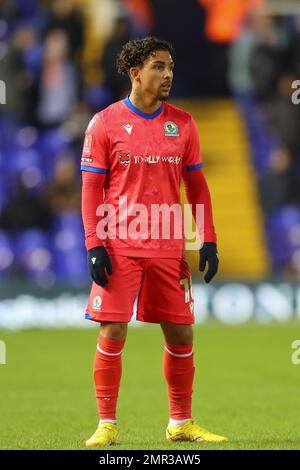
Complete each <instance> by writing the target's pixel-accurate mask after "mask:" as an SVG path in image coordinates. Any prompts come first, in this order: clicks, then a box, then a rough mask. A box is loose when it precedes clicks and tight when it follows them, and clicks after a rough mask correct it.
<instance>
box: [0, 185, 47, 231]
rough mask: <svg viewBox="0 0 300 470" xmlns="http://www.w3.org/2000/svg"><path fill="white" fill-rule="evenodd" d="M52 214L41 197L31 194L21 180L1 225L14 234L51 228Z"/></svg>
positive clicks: (5, 211) (5, 209) (0, 222)
mask: <svg viewBox="0 0 300 470" xmlns="http://www.w3.org/2000/svg"><path fill="white" fill-rule="evenodd" d="M49 221H50V214H49V210H48V207H47V204H46V203H45V200H44V199H43V197H42V196H41V195H33V194H31V193H30V192H29V191H28V189H27V188H26V186H25V185H24V183H23V182H22V181H21V180H20V181H18V182H17V184H16V189H15V192H14V195H13V196H12V198H11V199H10V201H9V203H8V204H7V206H6V207H5V208H4V210H3V212H2V215H1V219H0V225H1V227H2V228H4V229H5V230H8V231H12V232H16V233H17V232H18V231H20V230H23V229H28V228H33V227H35V228H37V227H38V228H43V229H47V228H48V227H49Z"/></svg>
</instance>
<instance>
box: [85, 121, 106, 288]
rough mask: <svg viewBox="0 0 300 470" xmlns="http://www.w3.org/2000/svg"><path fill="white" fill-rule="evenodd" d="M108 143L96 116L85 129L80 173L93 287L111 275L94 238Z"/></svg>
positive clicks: (101, 249) (102, 247) (100, 202)
mask: <svg viewBox="0 0 300 470" xmlns="http://www.w3.org/2000/svg"><path fill="white" fill-rule="evenodd" d="M107 150H108V143H107V136H106V133H105V130H104V128H103V125H102V122H101V119H99V117H98V115H96V116H95V117H94V118H93V119H92V120H91V122H90V124H89V126H88V127H87V130H86V133H85V139H84V145H83V153H82V158H81V170H82V220H83V226H84V232H85V246H86V249H87V252H88V267H89V271H90V274H91V277H92V279H93V281H94V282H96V284H98V285H100V286H102V287H104V286H105V285H106V284H107V283H108V279H107V275H106V274H107V273H108V274H111V273H112V267H111V263H110V259H109V255H108V253H107V251H106V249H105V247H104V246H103V242H102V240H101V238H99V236H98V234H97V225H98V223H99V220H100V217H99V216H97V208H98V207H99V205H101V204H103V191H104V183H105V179H106V174H107V172H108V157H107Z"/></svg>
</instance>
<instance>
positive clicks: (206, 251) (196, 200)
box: [182, 118, 219, 282]
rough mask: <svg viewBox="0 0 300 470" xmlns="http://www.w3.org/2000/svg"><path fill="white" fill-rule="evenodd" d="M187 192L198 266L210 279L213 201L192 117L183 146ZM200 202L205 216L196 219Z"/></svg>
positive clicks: (214, 263) (214, 260)
mask: <svg viewBox="0 0 300 470" xmlns="http://www.w3.org/2000/svg"><path fill="white" fill-rule="evenodd" d="M182 176H183V181H184V186H185V191H186V196H187V200H188V202H189V204H190V205H191V209H192V214H193V217H194V219H195V221H196V223H197V225H198V227H197V228H198V230H199V234H200V237H201V238H202V240H201V241H202V245H201V248H200V261H199V270H200V271H204V270H205V267H206V263H207V264H208V270H207V272H206V274H205V276H204V280H205V282H210V281H211V279H212V278H213V277H214V276H215V275H216V273H217V271H218V265H219V258H218V251H217V236H216V232H215V227H214V223H213V213H212V204H211V197H210V192H209V188H208V185H207V182H206V179H205V176H204V173H203V163H202V158H201V153H200V146H199V137H198V129H197V126H196V124H195V122H194V120H193V119H192V118H191V121H190V136H189V141H188V145H187V149H186V154H185V159H184V162H183V171H182ZM198 204H199V205H200V204H201V205H202V207H203V209H204V216H203V217H201V218H200V220H197V209H196V208H197V205H198Z"/></svg>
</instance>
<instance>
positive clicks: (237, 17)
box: [198, 0, 264, 96]
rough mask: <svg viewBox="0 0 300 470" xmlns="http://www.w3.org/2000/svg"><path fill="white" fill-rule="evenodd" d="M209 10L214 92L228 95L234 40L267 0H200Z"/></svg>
mask: <svg viewBox="0 0 300 470" xmlns="http://www.w3.org/2000/svg"><path fill="white" fill-rule="evenodd" d="M198 3H199V4H200V5H201V6H202V7H203V8H205V10H206V24H205V33H206V36H207V38H208V39H209V41H210V44H209V50H210V59H211V77H210V79H211V84H212V93H213V95H216V96H225V95H228V93H229V87H228V82H227V79H228V67H229V63H228V54H229V46H230V44H231V43H232V42H233V41H234V40H235V39H237V38H238V37H239V35H240V34H241V31H242V26H243V23H244V21H245V19H246V18H247V16H248V15H249V14H250V13H251V12H252V11H253V10H255V9H256V8H257V7H259V6H261V5H263V3H264V0H198Z"/></svg>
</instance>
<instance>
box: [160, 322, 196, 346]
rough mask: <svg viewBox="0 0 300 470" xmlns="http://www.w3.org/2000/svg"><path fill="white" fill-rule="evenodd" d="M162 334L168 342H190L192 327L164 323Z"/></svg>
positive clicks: (191, 340)
mask: <svg viewBox="0 0 300 470" xmlns="http://www.w3.org/2000/svg"><path fill="white" fill-rule="evenodd" d="M162 326H163V331H164V336H165V339H166V341H167V343H169V344H191V343H192V342H193V329H192V327H191V325H175V324H168V325H167V324H164V325H162Z"/></svg>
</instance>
